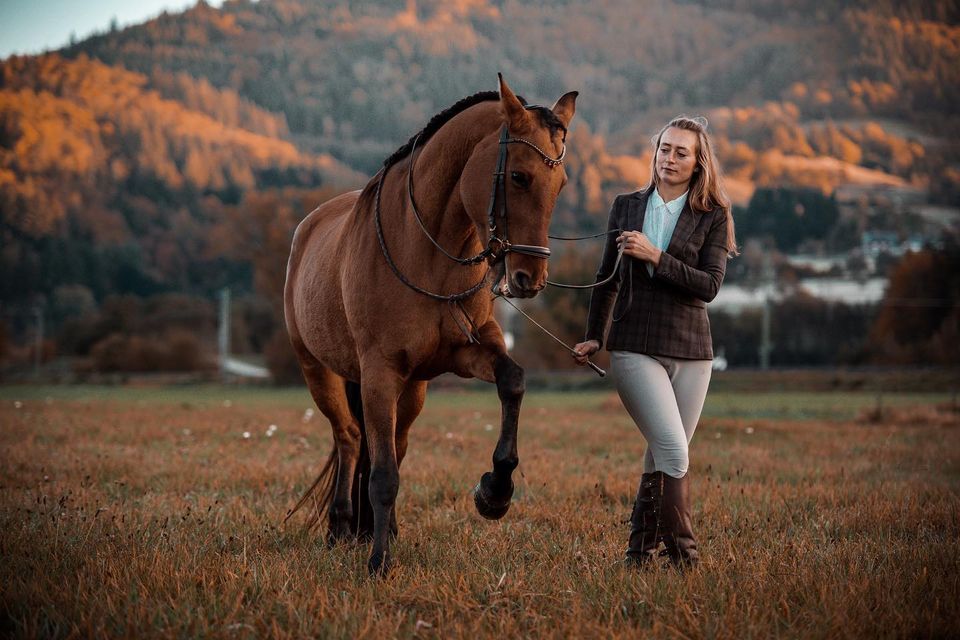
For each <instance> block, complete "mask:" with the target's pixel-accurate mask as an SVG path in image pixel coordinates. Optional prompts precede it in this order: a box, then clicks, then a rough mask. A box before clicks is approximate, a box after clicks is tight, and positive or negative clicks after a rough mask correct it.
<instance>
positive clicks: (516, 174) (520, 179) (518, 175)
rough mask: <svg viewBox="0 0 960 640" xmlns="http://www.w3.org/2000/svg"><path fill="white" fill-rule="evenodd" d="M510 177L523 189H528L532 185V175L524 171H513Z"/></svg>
mask: <svg viewBox="0 0 960 640" xmlns="http://www.w3.org/2000/svg"><path fill="white" fill-rule="evenodd" d="M510 179H511V180H513V184H515V185H517V186H518V187H520V188H521V189H526V188H527V187H529V186H530V176H528V175H527V174H525V173H523V172H522V171H511V172H510Z"/></svg>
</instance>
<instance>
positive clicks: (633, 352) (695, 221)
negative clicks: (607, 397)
mask: <svg viewBox="0 0 960 640" xmlns="http://www.w3.org/2000/svg"><path fill="white" fill-rule="evenodd" d="M706 128H707V124H706V120H705V119H702V118H687V117H682V116H681V117H677V118H675V119H674V120H672V121H671V122H670V123H669V124H667V125H666V126H665V127H664V128H663V129H661V130H660V133H659V134H657V136H656V137H655V138H654V143H655V146H654V154H653V160H652V162H651V179H650V184H649V185H647V187H646V188H645V189H643V190H641V191H638V192H636V193H631V194H627V195H621V196H618V197H617V198H616V200H615V201H614V203H613V208H612V209H611V211H610V222H609V226H608V229H609V230H611V234H610V236H609V238H610V239H609V240H608V242H607V246H606V247H605V250H604V253H603V259H602V261H601V263H600V269H599V270H598V271H597V282H600V281H602V280H605V279H607V278H608V277H609V276H611V274H613V269H614V267H615V265H616V263H617V255H618V252H619V251H622V252H623V255H624V257H623V258H622V260H621V263H622V264H621V266H620V268H619V269H618V273H616V274H613V277H612V278H611V279H610V281H609V282H608V283H606V284H604V285H603V286H600V287H597V288H596V289H594V290H593V296H592V298H591V300H590V311H589V314H588V317H587V330H586V336H585V338H584V341H583V342H581V343H579V344H577V345H576V346H575V347H574V351H575V352H576V355H575V356H574V358H575V359H576V361H577V362H578V363H579V364H581V365H582V364H586V362H587V358H588V357H589V356H590V355H592V354H594V353H596V352H597V351H598V350H599V349H600V347H601V346H602V345H603V335H604V329H605V328H606V326H607V319H608V318H609V317H610V315H611V311H612V312H613V323H612V325H611V328H610V335H609V338H608V340H607V349H608V350H610V352H611V354H610V361H611V369H612V371H613V374H614V377H615V380H616V385H617V392H618V393H619V394H620V398H621V399H622V400H623V404H624V406H625V407H626V408H627V411H628V412H629V413H630V416H631V417H632V418H633V419H634V421H635V422H636V423H637V426H638V427H639V428H640V431H641V433H642V434H643V436H644V438H645V439H646V441H647V453H646V455H645V457H644V460H643V476H642V478H641V482H640V488H639V490H638V491H637V498H636V501H635V502H634V508H633V513H632V514H631V516H630V526H631V529H630V542H629V546H628V548H627V558H626V559H627V561H628V562H631V563H636V564H638V565H643V564H646V563H647V562H649V561H651V560H652V559H653V558H654V557H655V555H656V551H657V547H658V545H659V543H660V542H661V541H662V542H663V543H664V547H665V549H666V550H665V554H666V555H667V556H668V557H669V559H670V561H671V562H672V563H673V564H674V565H676V566H680V567H682V566H684V565H694V564H696V562H697V559H698V553H697V542H696V538H695V537H694V534H693V529H692V525H691V520H690V503H689V497H688V496H689V488H688V485H689V480H688V478H689V474H688V473H687V469H688V466H689V455H688V445H689V442H690V439H691V438H692V437H693V432H694V430H695V429H696V427H697V421H698V420H699V419H700V412H701V410H702V409H703V401H704V398H705V397H706V393H707V386H708V384H709V382H710V372H711V364H712V360H713V347H712V340H711V336H710V323H709V321H708V319H707V310H706V303H707V302H710V301H711V300H713V298H714V297H715V296H716V295H717V290H718V289H719V288H720V283H721V282H723V275H724V272H725V271H726V264H727V256H728V254H731V253H733V254H735V253H736V240H735V237H734V232H733V218H732V216H731V211H730V200H729V198H728V197H727V195H726V193H725V192H724V189H723V186H722V185H721V177H720V170H719V164H718V163H717V159H716V156H715V155H714V153H713V148H712V146H711V143H710V138H709V136H708V135H707V131H706ZM614 230H621V231H620V233H619V235H616V234H615V233H613V231H614ZM615 235H616V237H614V236H615ZM618 294H619V295H618Z"/></svg>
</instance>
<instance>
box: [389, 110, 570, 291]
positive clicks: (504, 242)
mask: <svg viewBox="0 0 960 640" xmlns="http://www.w3.org/2000/svg"><path fill="white" fill-rule="evenodd" d="M525 108H527V109H532V108H536V105H530V106H527V107H525ZM419 140H420V136H417V137H416V138H415V139H414V141H413V145H412V148H411V150H410V162H409V167H408V170H407V198H408V200H409V202H410V204H411V207H412V209H413V212H414V216H415V217H416V219H417V224H418V225H419V226H420V229H421V230H422V231H423V233H424V234H425V235H426V236H427V238H428V239H429V240H430V242H431V243H433V245H434V246H435V247H436V248H437V249H439V250H440V251H441V252H442V253H443V254H444V255H445V256H447V257H448V258H450V259H451V260H453V261H454V262H456V263H458V264H461V265H465V266H470V265H476V264H480V263H481V262H483V261H484V260H486V261H487V263H488V265H489V267H488V269H487V271H486V272H485V273H484V275H483V277H482V278H481V279H480V280H479V281H478V282H477V283H476V284H474V285H472V286H470V287H468V288H466V289H464V290H463V291H460V292H458V293H452V294H441V293H435V292H433V291H429V290H427V289H424V288H423V287H421V286H419V285H417V284H415V283H413V282H411V281H410V279H409V278H407V277H406V276H405V275H404V274H403V272H402V271H400V268H399V267H398V266H397V264H396V263H395V262H394V261H393V258H392V257H391V255H390V251H389V250H388V249H387V244H386V241H385V240H384V236H383V224H382V221H381V214H380V193H381V190H382V187H383V181H384V180H385V179H386V177H387V172H388V171H389V170H390V167H389V166H387V167H384V168H383V171H382V172H381V174H380V179H379V180H378V181H377V190H376V200H375V205H374V220H375V223H376V228H377V240H378V241H379V243H380V251H381V252H382V253H383V257H384V258H385V259H386V261H387V264H388V265H389V266H390V269H391V270H392V271H393V273H394V275H396V276H397V278H398V279H399V280H400V281H401V282H402V283H403V284H405V285H406V286H407V287H409V288H410V289H413V290H414V291H416V292H417V293H420V294H423V295H425V296H427V297H428V298H432V299H434V300H440V301H443V302H460V301H461V300H465V299H467V298H469V297H470V296H472V295H473V294H475V293H476V292H477V291H479V290H480V289H481V288H483V285H484V283H485V282H486V279H487V275H488V274H489V272H490V270H491V269H492V268H493V267H495V266H497V265H500V264H502V265H503V268H504V270H506V269H507V261H506V257H507V254H510V253H518V254H521V255H526V256H531V257H534V258H541V259H543V260H546V259H548V258H549V257H550V248H549V247H543V246H539V245H529V244H513V243H511V242H510V240H509V239H508V235H507V220H508V218H507V186H506V166H507V145H510V144H525V145H527V146H529V147H530V148H532V149H533V150H535V151H536V152H537V153H538V154H540V158H541V159H542V160H543V162H544V164H546V165H547V166H548V167H550V168H551V169H552V168H554V167H556V166H559V165H561V164H563V159H564V157H565V156H566V155H567V145H566V143H565V142H564V145H563V150H562V151H561V152H560V156H559V157H557V158H553V157H551V156H549V155H547V153H546V152H545V151H543V149H541V148H540V147H538V146H537V145H535V144H534V143H532V142H530V141H529V140H526V139H524V138H519V137H510V134H509V132H508V131H507V127H506V125H503V126H502V127H501V128H500V140H499V153H498V155H497V165H496V168H495V169H494V171H493V187H492V189H491V192H490V204H489V205H488V207H487V228H488V231H489V237H488V239H487V246H486V247H485V248H484V249H483V250H482V251H481V252H480V253H478V254H476V255H474V256H471V257H469V258H462V257H458V256H454V255H452V254H451V253H449V252H448V251H447V250H446V249H444V248H443V247H442V246H441V245H440V243H438V242H437V241H436V239H434V238H433V236H431V235H430V232H429V231H427V228H426V226H425V225H424V223H423V218H422V216H421V215H420V211H419V209H418V208H417V205H416V202H415V200H414V197H413V165H414V152H415V151H416V148H417V143H418V142H419ZM564 140H566V132H564ZM497 196H500V197H499V198H498V197H497ZM497 202H499V203H500V206H499V208H498V207H497Z"/></svg>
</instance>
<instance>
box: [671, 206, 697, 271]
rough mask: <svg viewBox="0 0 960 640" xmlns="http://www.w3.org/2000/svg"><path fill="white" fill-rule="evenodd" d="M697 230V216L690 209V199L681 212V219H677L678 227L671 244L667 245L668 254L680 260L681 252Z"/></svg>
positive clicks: (674, 231)
mask: <svg viewBox="0 0 960 640" xmlns="http://www.w3.org/2000/svg"><path fill="white" fill-rule="evenodd" d="M696 228H697V216H695V215H694V213H693V209H691V208H690V199H689V198H688V199H687V202H686V203H684V205H683V210H682V211H680V217H679V218H677V226H676V228H675V229H674V230H673V235H672V236H671V237H670V244H669V245H667V253H669V254H670V255H672V256H673V257H675V258H679V257H680V250H681V249H683V246H684V245H685V244H687V240H689V239H690V234H692V233H693V230H694V229H696Z"/></svg>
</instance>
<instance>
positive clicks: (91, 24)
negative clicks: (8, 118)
mask: <svg viewBox="0 0 960 640" xmlns="http://www.w3.org/2000/svg"><path fill="white" fill-rule="evenodd" d="M194 4H196V0H0V58H6V57H7V56H10V55H11V54H14V53H40V52H41V51H46V50H48V49H59V48H60V47H62V46H64V45H66V44H67V43H68V42H69V40H70V34H71V33H73V34H74V35H75V36H76V38H77V40H82V39H83V38H85V37H86V36H88V35H90V34H92V33H93V32H96V31H106V30H107V28H108V27H109V26H110V20H112V19H113V18H116V19H117V24H119V26H121V27H123V26H126V25H130V24H136V23H138V22H144V21H146V20H148V19H150V18H153V17H155V16H157V15H159V14H160V13H161V12H162V11H163V10H164V9H166V10H167V11H171V12H174V11H181V10H183V9H185V8H187V7H190V6H193V5H194ZM207 4H210V5H213V6H220V5H221V4H222V0H210V1H209V2H208V3H207Z"/></svg>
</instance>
